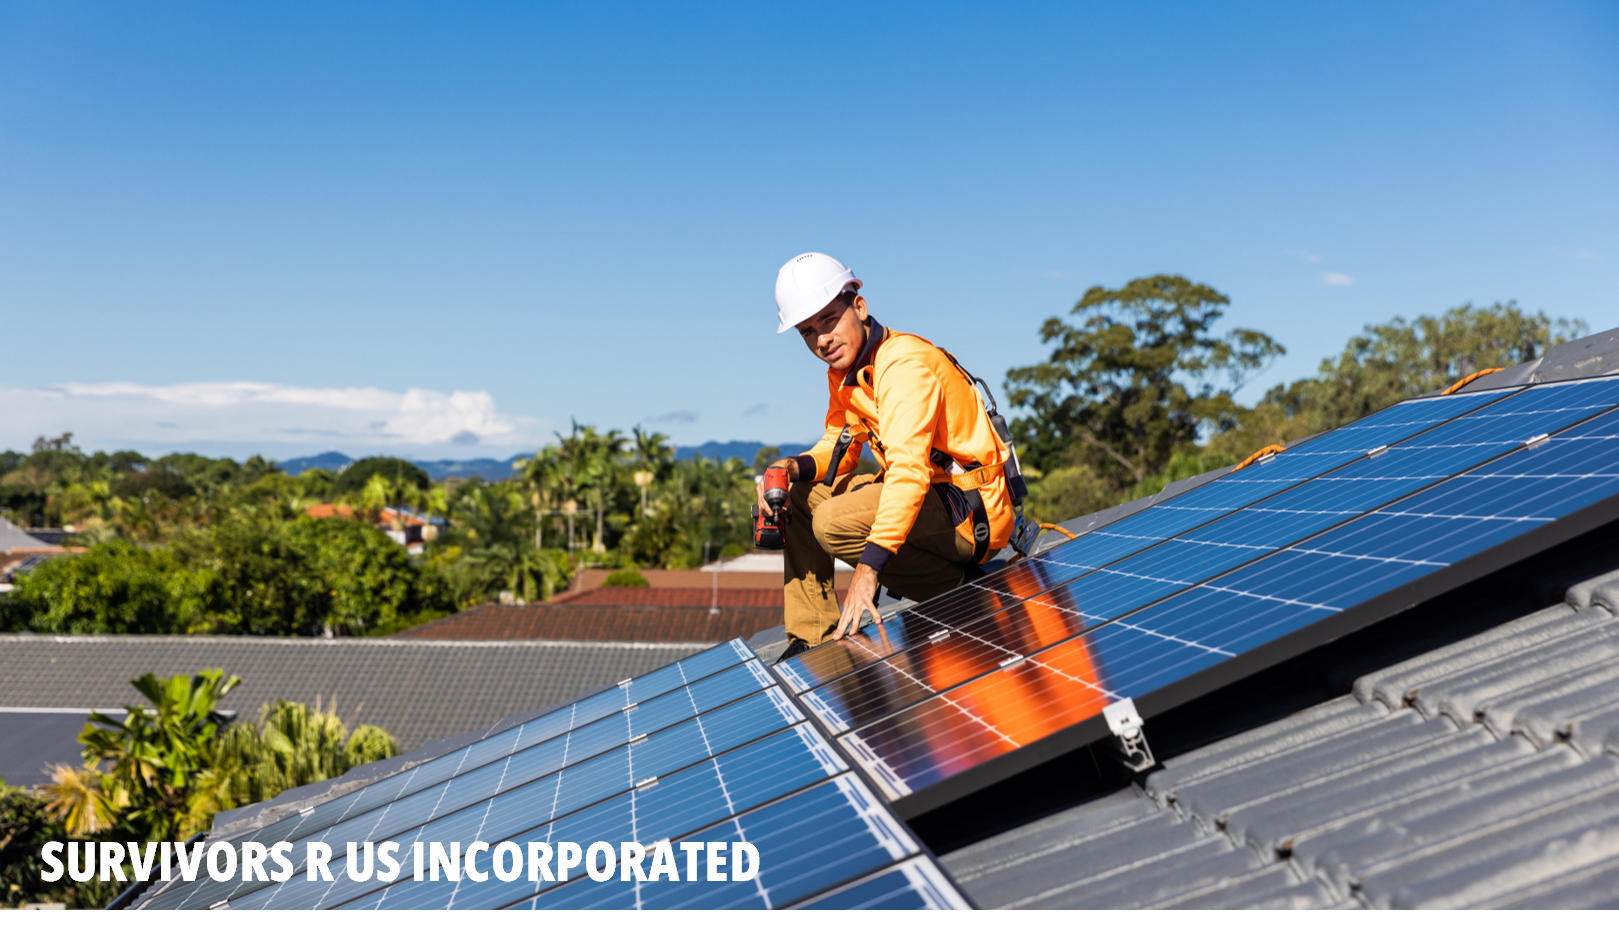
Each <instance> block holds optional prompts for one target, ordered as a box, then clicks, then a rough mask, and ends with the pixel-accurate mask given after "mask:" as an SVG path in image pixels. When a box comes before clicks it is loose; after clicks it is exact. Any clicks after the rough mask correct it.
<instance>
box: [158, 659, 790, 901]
mask: <svg viewBox="0 0 1619 929" xmlns="http://www.w3.org/2000/svg"><path fill="white" fill-rule="evenodd" d="M773 684H774V682H773V681H772V680H771V679H770V678H769V677H768V675H766V674H765V672H764V670H763V668H762V667H761V666H760V665H759V663H758V662H757V661H751V662H749V663H748V664H746V665H743V666H740V667H732V668H730V669H727V670H724V671H721V672H719V673H717V674H714V675H711V676H709V677H707V678H704V679H701V680H698V681H695V682H693V683H692V684H690V685H687V686H686V687H683V688H680V689H679V690H676V691H673V692H670V693H665V694H663V695H662V696H660V697H656V698H653V699H652V700H649V701H647V702H646V703H640V704H632V705H630V706H628V707H625V708H624V709H623V710H621V711H620V712H619V713H618V714H616V715H614V716H611V717H608V718H605V719H599V720H596V721H595V722H593V723H590V724H587V725H585V726H582V727H580V728H579V729H578V730H576V731H574V732H566V733H563V734H562V735H560V736H558V737H556V738H553V739H551V740H549V741H546V742H542V743H540V744H538V745H534V746H530V747H529V748H527V749H524V750H523V751H521V752H517V753H515V754H511V755H508V756H507V757H505V758H501V759H496V760H494V761H491V762H489V763H487V764H485V765H483V766H481V767H478V768H473V769H471V770H464V771H461V772H460V773H457V774H454V775H453V776H450V777H448V778H447V779H443V780H439V781H438V782H437V783H425V784H421V786H422V787H423V789H420V790H416V791H409V790H408V788H402V787H401V786H399V785H396V784H391V783H390V782H392V781H404V782H411V781H413V780H414V781H416V782H418V783H420V782H421V781H422V780H424V779H420V778H414V777H413V775H415V774H416V772H419V771H421V770H422V769H423V768H426V767H428V766H427V765H422V766H421V767H420V768H417V769H414V770H413V771H407V772H403V773H401V774H398V775H395V776H393V777H391V778H387V779H384V780H382V781H378V782H377V783H376V784H372V785H370V786H368V787H366V788H364V789H362V790H361V791H357V792H356V793H355V794H350V795H349V796H347V797H342V798H339V799H337V800H334V801H331V802H329V803H328V804H325V806H327V807H340V808H341V810H342V811H344V812H343V813H342V814H341V815H339V816H338V817H337V818H336V819H335V821H333V822H332V824H331V825H330V826H327V827H326V828H325V829H320V828H319V826H320V825H321V824H322V822H324V821H325V820H326V819H329V818H331V817H330V815H328V816H327V817H322V819H321V820H320V821H317V822H315V823H313V824H311V823H310V821H311V820H315V819H316V817H315V815H314V811H311V813H310V814H308V815H306V816H300V817H292V818H290V819H287V820H282V821H281V822H278V823H275V824H272V825H271V826H268V827H266V828H264V829H262V830H257V831H255V832H252V833H248V834H244V835H241V836H238V837H235V838H233V839H232V840H231V841H232V844H234V845H236V846H237V848H238V851H239V850H240V846H241V844H242V843H243V842H248V841H256V842H263V843H265V844H266V845H269V844H273V843H274V842H277V841H292V842H293V843H294V848H295V850H294V853H293V860H295V861H298V862H302V861H303V860H304V856H305V854H306V852H305V848H306V846H307V843H308V842H312V841H313V842H325V843H327V844H329V845H331V846H332V847H333V849H334V854H336V855H338V857H341V851H342V849H344V848H346V843H348V842H350V841H354V842H364V841H378V842H380V841H383V840H386V839H389V838H392V837H394V836H396V835H399V834H401V833H402V832H403V831H404V830H407V829H411V828H414V827H416V826H418V825H420V824H421V823H423V822H426V821H428V820H430V819H433V818H436V817H441V816H444V815H445V814H447V813H449V812H451V811H455V810H460V809H463V808H465V807H467V806H468V805H469V804H472V803H476V802H477V801H480V800H484V799H486V798H489V797H491V796H493V795H496V794H500V795H501V796H500V797H498V798H497V801H498V802H500V803H502V804H506V803H510V802H513V798H530V797H534V796H547V797H550V800H549V803H550V805H551V808H552V809H556V808H558V806H559V805H566V804H568V803H574V804H576V805H578V804H579V803H582V802H584V801H583V800H581V799H580V798H582V797H589V796H593V795H595V794H599V793H601V792H604V791H605V792H609V793H610V792H612V791H614V790H616V789H622V788H620V787H615V786H614V785H615V784H617V783H619V781H621V780H623V779H625V778H628V779H630V781H631V783H632V784H633V783H634V782H636V781H638V780H640V779H644V778H645V777H650V776H656V775H657V774H658V773H659V771H660V770H663V769H669V770H672V769H673V768H674V767H678V766H680V765H683V764H686V763H689V761H690V760H695V759H697V758H704V757H709V756H710V755H712V754H713V752H715V751H720V750H723V749H724V748H729V747H731V746H734V745H737V744H740V743H741V742H742V741H746V740H748V739H751V738H755V737H757V736H758V735H762V734H764V733H766V732H769V731H773V730H775V729H779V728H781V727H782V726H784V725H788V724H790V723H793V722H796V721H798V719H799V718H800V717H799V715H798V711H797V710H796V709H795V708H794V707H793V706H792V705H791V703H790V702H788V701H787V700H786V698H785V697H783V696H782V694H781V693H780V691H779V689H777V688H775V687H774V686H773ZM767 685H772V686H771V688H770V690H768V691H765V692H763V693H761V692H760V691H761V689H762V688H764V687H765V686H767ZM750 694H751V695H752V696H748V695H750ZM699 713H703V714H705V715H703V716H700V717H698V716H697V714H699ZM693 717H696V718H693ZM659 726H662V727H663V728H656V727H659ZM440 770H441V771H442V770H443V769H440ZM525 785H526V786H525ZM367 792H374V795H373V796H372V798H371V799H370V800H369V801H367V800H366V798H365V797H363V796H362V795H364V794H366V793H367ZM395 798H396V799H395ZM315 809H316V810H319V809H320V807H317V808H315ZM300 870H301V866H300ZM279 886H280V885H272V884H270V883H269V882H244V881H241V880H240V879H238V880H235V881H232V882H226V883H220V882H214V881H212V880H207V879H205V880H201V881H197V882H194V883H191V884H181V883H176V884H173V885H170V888H169V892H168V893H164V894H160V895H158V896H156V897H154V898H153V900H152V901H151V902H150V903H149V904H148V905H147V906H148V907H149V908H153V909H165V908H196V907H199V906H201V907H205V906H209V905H212V904H214V903H217V902H219V901H220V900H223V899H228V898H237V897H242V896H244V895H247V894H249V893H250V892H253V891H255V890H257V889H259V888H266V889H270V890H274V889H277V887H279Z"/></svg>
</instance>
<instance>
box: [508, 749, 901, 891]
mask: <svg viewBox="0 0 1619 929" xmlns="http://www.w3.org/2000/svg"><path fill="white" fill-rule="evenodd" d="M833 798H836V799H837V800H839V801H841V802H842V807H841V809H840V808H839V806H838V804H837V803H835V802H832V801H833ZM867 811H870V812H869V813H868V812H867ZM851 814H852V815H851ZM747 820H752V821H753V822H752V823H751V824H748V825H744V821H747ZM851 820H852V821H853V822H857V823H859V824H860V825H861V827H862V829H861V830H860V831H861V832H864V833H865V835H864V836H863V837H862V836H860V835H859V833H852V832H850V831H848V829H849V826H848V825H847V824H848V823H849V822H850V821H851ZM874 823H881V824H882V825H881V826H880V827H874ZM756 828H759V829H762V831H761V832H753V833H751V834H752V835H753V841H754V842H755V844H756V846H757V847H759V851H760V872H761V874H760V876H759V878H758V881H757V884H758V885H759V887H760V889H759V890H755V891H752V892H750V893H748V894H747V895H746V897H743V898H741V899H738V897H739V894H738V893H737V888H736V887H735V886H734V885H732V884H720V885H718V886H717V887H716V886H709V885H706V884H705V885H703V886H701V887H700V888H698V889H692V888H694V887H695V886H696V885H692V884H689V883H687V884H684V885H682V884H679V883H663V882H660V883H656V884H654V883H647V884H645V885H643V886H642V888H641V889H642V890H643V891H645V892H646V893H647V895H648V896H649V897H651V898H652V899H651V902H652V903H653V904H654V905H657V906H664V905H670V904H686V905H688V906H696V907H700V908H724V907H728V906H735V905H739V904H746V903H750V902H752V903H757V904H759V905H760V908H765V907H770V908H788V907H791V906H792V905H793V904H795V903H797V902H798V901H800V900H804V899H809V898H811V897H814V896H816V895H818V894H820V893H822V892H824V891H825V890H827V889H829V888H832V887H836V886H842V885H844V884H847V883H850V882H855V881H859V880H861V879H863V878H865V877H867V876H869V875H871V874H873V873H876V872H877V871H880V870H881V869H883V868H886V867H888V866H889V865H891V864H892V863H893V861H894V860H900V859H903V858H905V857H908V856H909V855H914V854H916V853H917V852H918V851H920V846H919V845H918V844H916V843H915V841H914V839H910V838H909V833H908V831H906V830H905V829H904V828H903V826H900V825H899V824H898V823H897V821H895V820H894V819H893V817H892V816H891V814H889V813H887V812H886V810H884V809H883V807H882V806H881V804H879V803H878V802H877V801H876V800H875V798H873V797H871V795H870V794H869V792H868V790H867V788H866V787H865V786H864V785H863V784H862V783H861V782H860V780H859V779H858V778H856V777H854V776H853V775H851V774H844V775H841V776H839V777H835V778H832V779H830V780H829V781H823V782H821V783H820V784H816V785H812V786H809V787H806V788H803V789H802V790H800V791H797V792H795V793H793V794H790V795H788V796H785V797H782V798H779V799H777V800H774V801H772V802H770V803H768V804H765V805H764V806H762V807H760V808H758V809H756V810H754V811H752V812H750V813H744V814H741V815H738V816H734V817H731V818H729V819H727V820H725V821H724V822H722V823H720V824H718V825H716V826H710V827H708V828H706V829H704V830H702V831H700V832H696V833H693V834H691V835H690V836H689V837H682V838H683V840H702V839H704V838H714V837H716V836H719V837H722V838H724V839H726V840H729V841H746V840H743V839H740V838H738V837H739V836H741V835H744V834H750V833H749V830H752V829H756ZM721 833H723V835H721ZM786 836H790V838H785V837H786ZM895 836H903V837H905V838H904V839H903V840H901V841H899V842H897V843H896V842H895V841H894V837H895ZM862 838H863V839H864V840H865V842H864V844H865V846H866V847H865V850H864V852H863V853H862V854H861V855H860V857H859V858H858V859H857V860H851V859H852V858H854V856H853V855H850V854H848V853H847V850H848V848H849V847H851V846H854V847H858V845H859V844H860V843H861V841H862ZM777 849H780V850H782V851H783V852H785V853H788V854H790V855H791V857H787V858H786V859H785V861H784V860H783V855H781V854H775V853H774V852H776V851H777ZM895 851H901V852H903V854H900V855H899V856H898V859H896V858H895V857H894V853H895ZM767 855H768V856H769V859H768V862H767ZM885 856H886V857H885ZM767 869H768V870H770V871H772V872H777V873H779V872H782V871H786V872H788V874H787V879H786V880H785V881H783V882H782V883H780V884H778V883H776V882H774V881H769V882H767V881H766V880H765V879H764V873H765V872H766V871H767ZM617 883H619V882H609V883H607V884H601V883H597V882H594V881H590V880H589V879H588V878H586V877H584V876H579V877H577V878H574V879H572V880H570V881H568V882H567V883H565V884H561V885H559V886H556V887H552V888H548V889H547V890H545V891H543V892H541V893H539V894H537V895H535V896H534V897H531V898H529V899H527V900H522V901H519V902H518V903H517V904H514V906H513V907H512V908H528V907H533V908H536V909H544V908H551V907H555V906H558V905H560V906H562V907H565V908H570V909H572V908H578V907H580V906H586V907H590V906H592V904H594V905H595V906H603V905H612V898H613V897H622V896H623V895H624V890H623V888H621V887H615V886H613V885H614V884H617ZM632 883H637V884H640V883H641V882H639V881H633V882H632ZM767 884H768V886H766V885H767ZM806 888H807V889H806Z"/></svg>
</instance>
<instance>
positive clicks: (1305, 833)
mask: <svg viewBox="0 0 1619 929" xmlns="http://www.w3.org/2000/svg"><path fill="white" fill-rule="evenodd" d="M1616 599H1619V572H1614V573H1612V574H1608V575H1603V576H1601V577H1597V578H1592V579H1591V580H1589V581H1587V582H1584V583H1582V584H1577V585H1575V586H1574V587H1573V588H1571V589H1570V590H1569V592H1568V596H1567V598H1566V602H1565V603H1563V604H1559V605H1557V606H1554V607H1551V608H1548V609H1545V610H1540V611H1538V612H1535V613H1532V614H1529V615H1527V616H1524V617H1521V618H1519V619H1517V620H1514V621H1512V622H1509V623H1506V624H1504V625H1501V626H1498V627H1496V628H1494V629H1491V630H1489V631H1488V632H1485V633H1483V634H1481V635H1477V636H1474V637H1472V638H1469V639H1466V640H1464V641H1461V642H1458V643H1456V644H1454V645H1451V646H1448V647H1445V648H1441V649H1436V650H1434V651H1431V652H1428V653H1426V654H1424V655H1419V656H1417V657H1415V658H1413V659H1410V660H1408V661H1404V662H1401V663H1399V664H1396V665H1393V666H1391V667H1388V668H1385V669H1382V670H1380V671H1377V672H1374V673H1371V674H1367V675H1365V676H1363V677H1362V678H1360V679H1359V680H1357V681H1356V682H1355V685H1354V688H1353V691H1352V693H1351V694H1349V695H1346V696H1344V697H1340V698H1338V699H1335V700H1330V701H1327V702H1325V703H1322V704H1319V705H1317V706H1315V707H1313V708H1311V709H1309V710H1306V711H1304V712H1301V713H1297V714H1294V715H1292V716H1289V717H1287V718H1285V719H1281V720H1278V721H1276V722H1274V723H1271V724H1269V725H1265V726H1260V727H1257V728H1255V729H1252V730H1249V731H1247V732H1244V733H1241V734H1239V735H1237V736H1234V737H1231V738H1227V739H1223V740H1221V741H1218V742H1215V743H1213V744H1211V745H1207V746H1204V747H1203V748H1200V749H1197V750H1195V751H1191V752H1187V753H1185V754H1182V755H1179V756H1176V757H1172V758H1168V759H1165V760H1164V762H1163V765H1162V767H1161V768H1160V769H1158V770H1157V771H1155V772H1153V773H1152V774H1151V775H1150V776H1149V777H1147V778H1146V780H1145V781H1144V782H1143V786H1142V787H1141V788H1132V789H1130V790H1127V791H1122V792H1119V793H1117V794H1114V795H1112V796H1110V797H1108V798H1105V799H1103V800H1098V801H1093V802H1091V803H1087V804H1083V805H1081V806H1079V807H1075V808H1074V809H1071V810H1068V811H1065V812H1064V813H1062V814H1059V815H1056V816H1052V817H1048V818H1047V819H1044V820H1040V821H1038V822H1035V823H1030V824H1028V825H1026V826H1023V827H1021V828H1019V829H1017V830H1013V831H1012V832H1009V833H1006V834H1004V835H1001V836H996V837H995V838H993V839H990V840H987V841H986V842H982V843H979V844H978V845H974V846H969V847H967V848H964V849H960V850H957V851H956V852H953V853H951V854H950V855H947V856H945V857H944V858H943V859H941V860H942V861H943V862H944V863H945V865H946V867H948V868H949V869H950V870H951V872H952V874H955V875H956V876H957V877H958V878H961V879H963V880H964V886H966V887H968V888H969V892H970V893H972V894H973V895H974V897H975V899H977V900H978V901H979V902H980V903H981V904H984V905H987V906H1018V907H1030V906H1130V907H1155V906H1164V907H1187V908H1196V907H1322V908H1355V907H1363V906H1369V907H1374V908H1377V907H1388V906H1394V905H1410V906H1428V905H1466V906H1516V905H1528V903H1529V902H1531V901H1532V902H1536V903H1540V904H1542V905H1557V906H1575V905H1597V904H1599V903H1602V902H1605V901H1607V900H1609V899H1610V898H1611V897H1612V895H1611V894H1609V888H1608V886H1607V885H1605V884H1603V881H1607V882H1609V883H1611V882H1612V879H1613V877H1614V876H1615V875H1616V874H1619V838H1616V837H1615V835H1614V832H1615V831H1616V830H1619V686H1616V683H1619V651H1616V650H1615V649H1616V646H1619V621H1616V620H1615V619H1614V614H1613V612H1612V611H1611V609H1610V608H1611V607H1612V606H1613V605H1614V604H1615V602H1616ZM1148 728H1149V737H1150V729H1151V726H1150V724H1149V727H1148ZM1543 890H1544V891H1545V892H1544V893H1543V892H1542V891H1543Z"/></svg>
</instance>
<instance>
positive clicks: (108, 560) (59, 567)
mask: <svg viewBox="0 0 1619 929" xmlns="http://www.w3.org/2000/svg"><path fill="white" fill-rule="evenodd" d="M218 585H219V579H218V577H217V576H215V575H214V574H213V573H212V572H209V571H206V570H200V571H199V570H192V569H189V568H187V567H185V566H183V565H182V564H180V562H179V560H178V559H177V558H176V557H175V555H174V553H173V552H171V551H169V550H167V549H148V548H141V547H140V546H138V545H132V544H130V543H128V542H122V541H114V542H106V543H102V544H100V545H95V546H92V547H91V548H90V550H89V551H87V552H85V553H84V554H82V555H77V556H72V557H62V558H52V559H50V560H49V561H46V562H45V563H44V564H41V565H39V566H38V567H36V568H34V569H33V570H31V571H29V572H28V573H26V574H23V575H22V576H21V577H19V578H17V580H16V589H15V590H13V591H12V592H11V593H10V594H8V595H6V596H5V597H4V598H0V604H3V606H4V617H5V621H6V625H7V628H9V629H13V630H21V629H27V630H31V631H33V632H45V633H56V634H62V633H66V634H72V635H93V634H102V633H131V632H134V633H176V632H187V631H193V630H195V631H207V630H208V628H209V626H210V623H211V621H210V618H209V616H210V613H211V610H212V607H213V605H214V602H215V598H216V597H217V595H218V592H219V586H218Z"/></svg>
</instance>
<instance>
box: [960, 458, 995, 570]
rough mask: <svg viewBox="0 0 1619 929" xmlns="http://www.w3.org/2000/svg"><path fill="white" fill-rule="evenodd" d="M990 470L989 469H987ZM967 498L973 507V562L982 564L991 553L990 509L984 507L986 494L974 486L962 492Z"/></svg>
mask: <svg viewBox="0 0 1619 929" xmlns="http://www.w3.org/2000/svg"><path fill="white" fill-rule="evenodd" d="M985 470H988V469H985ZM962 496H963V497H966V498H967V505H968V506H971V507H972V508H973V560H972V562H971V563H972V564H982V563H983V561H984V556H985V555H987V554H989V511H988V510H987V509H985V508H984V495H983V494H981V493H979V492H978V488H976V487H975V488H973V489H972V490H969V491H967V492H966V493H964V494H962Z"/></svg>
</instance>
